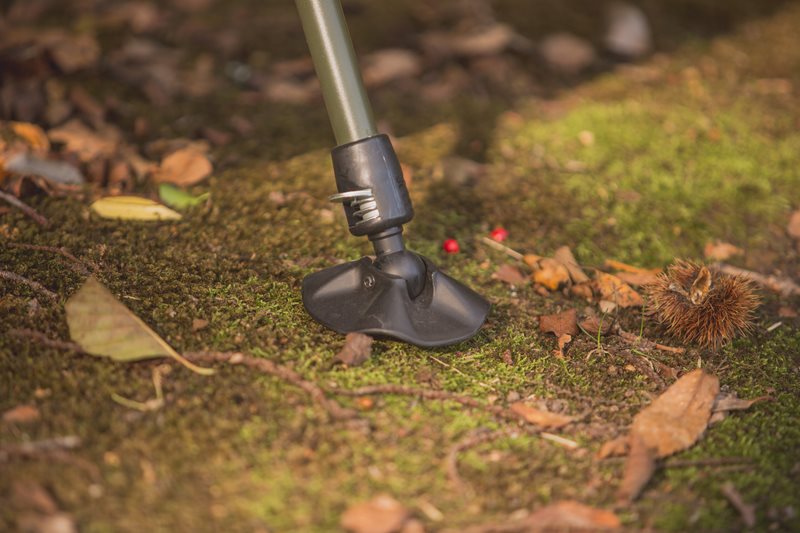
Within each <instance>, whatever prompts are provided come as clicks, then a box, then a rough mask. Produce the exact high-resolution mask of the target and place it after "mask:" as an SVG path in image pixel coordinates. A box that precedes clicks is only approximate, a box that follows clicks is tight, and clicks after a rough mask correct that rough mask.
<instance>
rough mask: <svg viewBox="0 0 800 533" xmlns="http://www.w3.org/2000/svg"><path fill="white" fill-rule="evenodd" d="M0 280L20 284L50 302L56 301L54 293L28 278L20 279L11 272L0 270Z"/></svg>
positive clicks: (56, 296) (56, 297) (20, 277)
mask: <svg viewBox="0 0 800 533" xmlns="http://www.w3.org/2000/svg"><path fill="white" fill-rule="evenodd" d="M0 278H4V279H7V280H9V281H16V282H17V283H22V284H23V285H27V286H28V287H29V288H31V289H33V290H34V291H36V292H38V293H40V294H42V295H44V296H47V297H48V298H50V299H51V300H58V294H56V293H54V292H53V291H51V290H50V289H48V288H46V287H45V286H44V285H42V284H41V283H39V282H37V281H33V280H30V279H28V278H25V277H22V276H20V275H19V274H14V273H13V272H8V271H6V270H0Z"/></svg>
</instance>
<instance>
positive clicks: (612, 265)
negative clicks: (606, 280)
mask: <svg viewBox="0 0 800 533" xmlns="http://www.w3.org/2000/svg"><path fill="white" fill-rule="evenodd" d="M603 266H604V267H605V268H606V269H608V270H616V271H618V272H630V273H631V274H658V273H660V272H661V269H660V268H642V267H637V266H634V265H629V264H627V263H623V262H622V261H615V260H614V259H606V260H605V261H604V263H603Z"/></svg>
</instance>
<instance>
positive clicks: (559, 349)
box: [554, 333, 572, 359]
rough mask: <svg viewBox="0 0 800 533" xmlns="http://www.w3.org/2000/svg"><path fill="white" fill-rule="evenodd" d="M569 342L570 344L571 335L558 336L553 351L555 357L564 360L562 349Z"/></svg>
mask: <svg viewBox="0 0 800 533" xmlns="http://www.w3.org/2000/svg"><path fill="white" fill-rule="evenodd" d="M570 342H572V335H569V334H567V333H565V334H563V335H559V336H558V339H556V349H555V351H554V353H555V355H556V357H559V358H561V359H564V348H566V346H567V344H569V343H570Z"/></svg>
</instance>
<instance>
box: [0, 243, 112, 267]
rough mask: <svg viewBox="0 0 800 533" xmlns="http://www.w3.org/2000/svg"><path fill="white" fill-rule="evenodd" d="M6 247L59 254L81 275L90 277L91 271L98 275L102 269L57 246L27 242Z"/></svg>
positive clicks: (8, 244)
mask: <svg viewBox="0 0 800 533" xmlns="http://www.w3.org/2000/svg"><path fill="white" fill-rule="evenodd" d="M6 245H7V246H9V247H11V248H22V249H25V250H36V251H39V252H51V253H54V254H58V255H60V256H62V257H65V258H67V259H68V260H69V261H70V264H72V265H73V266H74V267H76V268H77V269H78V270H76V272H78V273H79V274H83V275H89V270H91V271H93V272H95V273H97V272H98V271H99V270H100V267H98V266H97V265H96V264H95V263H94V262H92V261H85V260H81V259H78V258H77V257H75V256H74V255H72V254H71V253H70V252H69V250H67V249H66V248H64V247H60V248H57V247H55V246H43V245H40V244H28V243H25V242H9V243H6Z"/></svg>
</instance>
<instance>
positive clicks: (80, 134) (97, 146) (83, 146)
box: [47, 119, 119, 162]
mask: <svg viewBox="0 0 800 533" xmlns="http://www.w3.org/2000/svg"><path fill="white" fill-rule="evenodd" d="M47 136H48V137H49V138H50V140H51V141H53V142H57V143H63V144H64V145H65V147H64V149H65V151H67V152H73V153H75V154H76V155H77V156H78V158H79V159H80V160H81V161H83V162H89V161H91V160H93V159H96V158H98V157H102V156H106V157H108V156H111V155H113V154H114V152H115V151H116V149H117V146H118V145H119V141H118V138H117V137H116V136H114V135H110V136H106V135H100V134H98V133H95V132H94V131H92V130H91V129H89V128H88V127H86V126H84V125H83V123H81V122H80V121H79V120H77V119H73V120H70V121H69V122H67V123H66V124H64V125H62V126H59V127H57V128H53V129H51V130H49V131H48V132H47Z"/></svg>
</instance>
